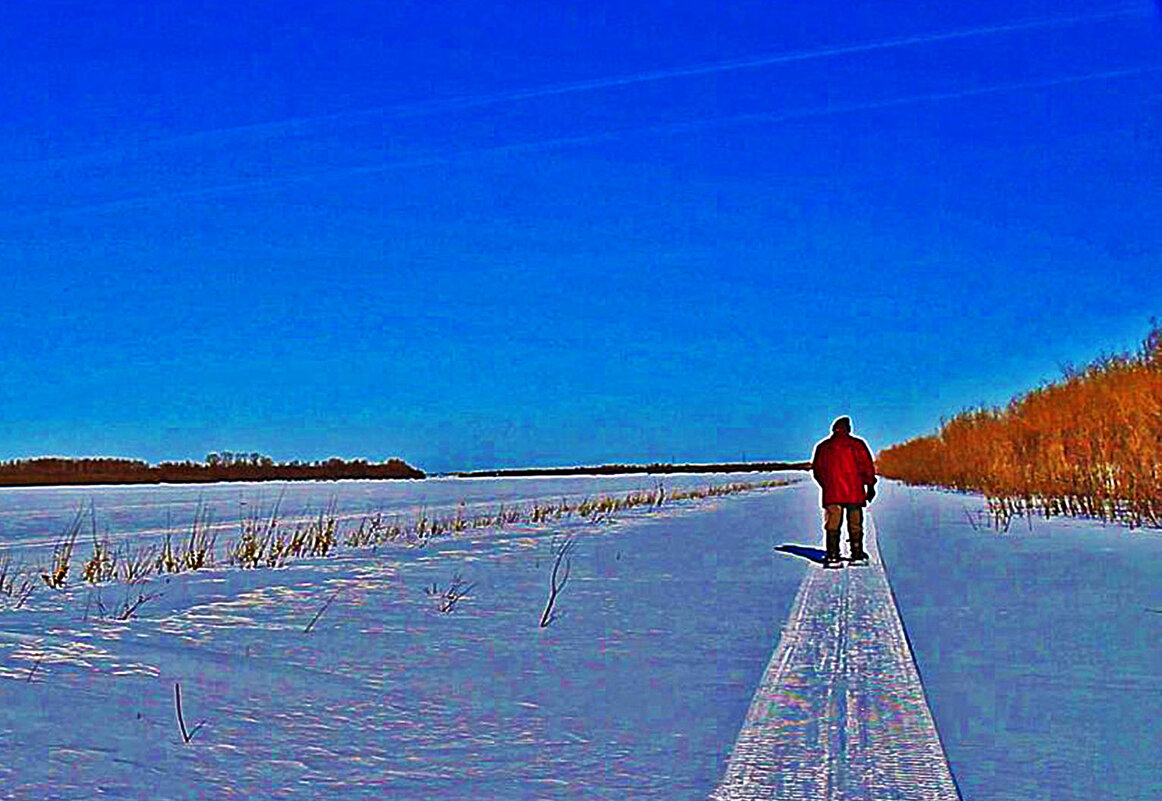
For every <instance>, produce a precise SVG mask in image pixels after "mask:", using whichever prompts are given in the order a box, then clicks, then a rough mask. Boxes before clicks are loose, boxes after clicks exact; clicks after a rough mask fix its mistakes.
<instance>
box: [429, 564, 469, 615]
mask: <svg viewBox="0 0 1162 801" xmlns="http://www.w3.org/2000/svg"><path fill="white" fill-rule="evenodd" d="M475 586H476V582H472V583H471V584H465V583H464V578H463V577H462V576H461V575H460V574H459V573H458V572H457V573H455V574H453V576H452V583H451V584H449V585H448V589H446V590H443V591H441V590H440V586H439V585H438V584H436V583H435V582H432V586H431V587H425V588H424V592H426V593H427V594H428V595H429V596H432V597H434V598H436V599H437V601H436V609H438V610H439V611H441V612H443V613H445V614H447V613H449V612H451V611H452V610H453V609H455V608H456V603H457V602H458V601H460V600H461V599H463V598H468V597H471V596H469V595H468V593H469V592H471V591H472V588H473V587H475Z"/></svg>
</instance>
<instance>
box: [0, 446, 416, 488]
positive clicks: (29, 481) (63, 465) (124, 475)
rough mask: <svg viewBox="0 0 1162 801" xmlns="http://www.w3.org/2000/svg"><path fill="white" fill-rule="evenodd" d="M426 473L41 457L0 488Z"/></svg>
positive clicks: (0, 473)
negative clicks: (154, 463) (151, 463)
mask: <svg viewBox="0 0 1162 801" xmlns="http://www.w3.org/2000/svg"><path fill="white" fill-rule="evenodd" d="M424 476H425V473H424V472H423V471H422V470H417V469H416V468H414V467H412V466H411V465H409V464H407V463H406V462H404V461H403V460H401V459H388V460H387V461H386V462H368V461H367V460H366V459H353V460H344V459H339V458H331V459H326V460H322V461H314V462H300V461H298V460H295V461H292V462H281V463H279V462H275V461H274V460H273V459H271V458H270V457H269V456H264V455H263V454H260V453H232V452H230V451H222V452H220V453H211V454H208V455H207V456H206V460H205V462H194V461H183V462H162V463H161V464H157V465H150V464H148V463H147V462H144V461H142V460H140V459H114V458H89V459H69V458H61V457H42V458H36V459H15V460H11V461H6V462H0V486H7V487H14V486H17V487H19V486H45V485H57V484H159V483H167V484H190V483H206V482H213V481H308V480H320V479H321V480H336V479H344V478H376V479H380V478H424Z"/></svg>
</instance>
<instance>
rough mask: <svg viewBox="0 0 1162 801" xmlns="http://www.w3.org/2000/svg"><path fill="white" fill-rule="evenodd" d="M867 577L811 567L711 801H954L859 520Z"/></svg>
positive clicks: (862, 570)
mask: <svg viewBox="0 0 1162 801" xmlns="http://www.w3.org/2000/svg"><path fill="white" fill-rule="evenodd" d="M865 546H866V548H867V551H868V553H869V554H870V556H871V564H870V565H869V566H867V567H854V568H845V569H843V570H823V569H819V568H816V569H811V570H808V571H807V575H806V576H805V577H804V579H803V583H802V584H801V585H800V587H799V592H798V595H797V596H796V598H795V603H794V606H793V607H792V612H791V616H790V619H789V621H788V623H787V626H786V628H785V630H784V632H783V635H782V637H781V639H780V641H779V645H778V647H777V648H776V649H775V652H774V655H773V656H772V657H771V660H770V662H769V663H768V665H767V668H766V671H765V672H764V674H763V678H762V681H761V683H760V685H759V688H758V690H757V691H756V692H755V696H754V699H753V701H752V702H751V705H750V709H749V711H748V712H747V716H746V722H745V723H744V725H743V727H742V731H741V732H740V733H739V736H738V740H737V742H736V744H735V747H734V750H733V752H732V753H731V757H730V761H729V763H728V765H727V768H726V772H725V776H724V777H723V780H722V782H721V784H719V786H718V788H717V789H716V790H715V792H714V793H713V794H712V796H711V798H712V799H715V800H716V801H743V800H744V799H786V800H787V801H794V800H795V799H812V800H813V801H814V800H818V799H828V800H829V801H830V800H832V799H834V800H836V801H839V800H840V799H852V800H853V801H854V800H856V799H858V800H860V801H863V800H864V799H866V800H867V801H873V800H874V801H888V800H889V799H893V800H894V799H899V800H900V801H912V799H916V800H917V801H920V800H922V801H944V800H945V799H948V800H949V801H957V799H959V798H960V794H959V792H958V790H957V787H956V784H955V781H954V780H953V778H952V773H951V770H950V768H949V765H948V760H947V758H946V757H945V754H944V748H943V746H942V745H941V742H940V738H939V735H938V734H937V732H936V726H935V724H934V723H933V719H932V713H931V711H930V710H929V708H928V703H927V700H926V698H925V695H924V687H923V685H922V684H921V681H920V676H919V673H918V672H917V670H916V665H915V662H914V661H913V658H912V652H911V647H910V645H909V643H908V640H907V636H906V635H905V633H904V627H903V624H902V622H901V620H900V616H899V613H898V611H897V609H896V604H895V600H894V598H893V596H892V591H891V587H890V586H889V584H888V578H887V574H886V573H885V571H884V566H883V562H882V561H881V559H880V555H879V549H878V547H877V544H876V533H875V523H874V521H873V520H872V519H871V515H870V514H869V515H868V516H867V534H866V542H865Z"/></svg>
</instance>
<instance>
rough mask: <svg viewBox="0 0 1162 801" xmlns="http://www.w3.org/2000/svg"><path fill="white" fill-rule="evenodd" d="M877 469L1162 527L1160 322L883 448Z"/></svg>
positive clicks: (1002, 498)
mask: <svg viewBox="0 0 1162 801" xmlns="http://www.w3.org/2000/svg"><path fill="white" fill-rule="evenodd" d="M877 462H878V465H879V469H880V472H881V473H882V474H883V475H885V476H888V477H891V478H899V479H902V480H904V481H907V482H910V483H915V484H937V485H941V486H946V487H951V488H954V489H959V490H972V491H976V492H981V493H984V494H985V495H987V496H988V497H989V498H990V499H991V500H992V501H993V502H994V504H995V505H997V506H999V507H1001V508H1003V509H1005V510H1008V511H1017V510H1023V511H1024V510H1030V509H1039V510H1040V511H1042V512H1044V513H1045V514H1047V515H1049V514H1071V515H1086V516H1093V517H1100V518H1102V519H1107V520H1120V521H1123V522H1127V523H1129V524H1131V525H1153V526H1159V525H1162V327H1160V326H1158V325H1157V324H1155V327H1154V329H1153V330H1152V331H1151V333H1150V335H1149V336H1148V337H1147V338H1146V340H1145V341H1144V342H1143V344H1142V347H1141V348H1140V349H1139V350H1138V351H1137V352H1136V353H1127V354H1121V355H1116V356H1105V357H1102V358H1100V359H1098V360H1097V361H1095V362H1093V363H1092V364H1090V365H1088V366H1086V367H1085V368H1082V369H1080V370H1072V369H1071V370H1067V371H1066V373H1065V376H1064V378H1063V379H1062V380H1060V381H1058V382H1055V383H1050V384H1047V385H1045V386H1042V387H1039V388H1038V389H1034V390H1032V391H1030V392H1028V393H1026V394H1024V395H1022V396H1020V397H1018V398H1015V399H1013V400H1012V401H1011V402H1010V403H1009V404H1008V406H1007V407H1004V408H995V409H970V410H966V411H963V412H961V413H960V414H958V415H956V416H955V417H953V418H952V419H951V420H947V421H945V422H944V423H943V424H942V425H941V427H940V431H939V432H938V433H936V434H934V435H930V436H924V437H918V438H916V439H913V440H909V441H908V442H904V443H901V444H899V445H895V446H892V447H891V448H888V449H886V450H884V451H883V452H882V453H880V455H879V458H878V460H877Z"/></svg>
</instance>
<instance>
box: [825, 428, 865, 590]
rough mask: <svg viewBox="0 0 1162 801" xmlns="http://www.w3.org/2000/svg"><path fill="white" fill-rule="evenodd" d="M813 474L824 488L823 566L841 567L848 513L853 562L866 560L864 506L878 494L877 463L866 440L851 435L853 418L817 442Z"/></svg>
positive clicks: (848, 532)
mask: <svg viewBox="0 0 1162 801" xmlns="http://www.w3.org/2000/svg"><path fill="white" fill-rule="evenodd" d="M811 474H812V475H813V476H814V477H815V481H816V482H817V483H818V484H819V486H820V487H821V488H822V489H823V509H824V522H823V529H824V534H825V536H826V542H827V554H826V556H825V557H824V559H823V566H824V567H842V566H843V560H842V557H841V556H840V554H839V529H840V527H841V526H842V525H843V517H844V512H846V513H847V536H848V541H849V544H850V546H851V553H850V556H849V558H850V560H851V561H852V562H858V561H866V560H867V554H866V553H865V552H864V550H863V507H864V506H865V505H866V504H867V503H870V502H871V499H872V498H874V497H875V495H876V489H875V487H876V467H875V462H874V461H873V460H872V455H871V451H870V450H868V447H867V443H866V442H864V441H863V440H862V439H860V438H859V437H853V436H852V435H851V418H850V417H840V418H838V419H837V420H836V421H835V422H834V423H832V424H831V436H830V437H828V438H827V439H825V440H823V441H822V442H820V443H819V444H818V445H816V446H815V454H814V455H813V456H812V457H811Z"/></svg>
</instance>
